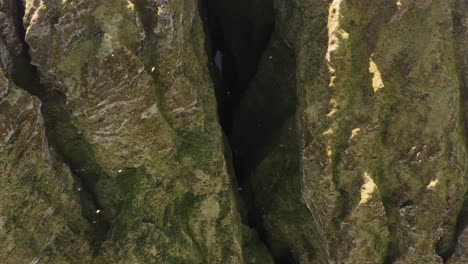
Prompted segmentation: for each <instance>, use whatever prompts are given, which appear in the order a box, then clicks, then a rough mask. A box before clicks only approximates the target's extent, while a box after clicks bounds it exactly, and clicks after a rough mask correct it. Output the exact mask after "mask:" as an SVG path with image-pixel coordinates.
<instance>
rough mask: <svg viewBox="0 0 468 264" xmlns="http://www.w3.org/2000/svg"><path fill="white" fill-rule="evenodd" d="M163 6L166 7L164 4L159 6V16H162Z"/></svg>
mask: <svg viewBox="0 0 468 264" xmlns="http://www.w3.org/2000/svg"><path fill="white" fill-rule="evenodd" d="M163 8H164V5H162V6H158V16H160V15H161V13H162V12H163Z"/></svg>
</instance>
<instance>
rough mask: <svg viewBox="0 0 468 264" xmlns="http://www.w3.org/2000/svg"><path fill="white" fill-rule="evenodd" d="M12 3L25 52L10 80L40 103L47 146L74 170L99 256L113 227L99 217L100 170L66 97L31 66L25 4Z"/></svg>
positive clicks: (16, 61)
mask: <svg viewBox="0 0 468 264" xmlns="http://www.w3.org/2000/svg"><path fill="white" fill-rule="evenodd" d="M12 3H13V5H12V7H13V8H12V10H13V11H12V17H13V19H14V21H15V26H16V29H17V33H18V36H19V38H20V40H21V45H22V50H21V52H20V53H19V54H16V55H15V56H14V57H13V69H12V70H11V73H10V74H11V77H12V79H13V81H14V83H15V84H16V85H17V86H18V87H20V88H22V89H23V90H25V91H27V92H29V93H30V94H32V95H34V96H36V97H38V98H39V99H40V100H41V103H42V107H41V112H42V115H43V117H44V121H45V129H46V136H47V139H48V142H49V144H50V145H51V146H52V148H53V149H54V150H55V151H56V152H57V153H58V154H59V157H60V158H61V159H62V161H63V162H64V163H65V164H67V165H68V166H69V168H70V169H71V172H72V175H73V178H74V180H75V186H74V187H75V190H76V191H77V192H78V193H79V196H80V202H81V207H82V215H83V217H84V218H85V219H87V220H88V221H89V223H90V224H91V227H92V228H91V230H89V231H88V233H87V236H88V239H89V240H90V243H91V244H92V245H93V247H94V248H95V249H96V253H97V252H98V250H99V248H100V245H101V243H102V242H103V241H104V240H105V239H106V237H107V233H108V230H109V227H110V221H109V220H108V219H109V216H108V215H106V214H105V213H104V214H103V213H97V212H102V211H103V212H106V210H103V206H102V205H101V203H100V201H99V199H98V195H97V193H96V183H97V181H98V179H99V177H100V175H101V170H100V168H99V166H98V165H97V164H96V163H95V162H94V159H93V153H92V151H91V148H90V147H89V143H88V142H87V141H86V139H85V138H84V136H83V135H81V133H80V132H79V130H78V129H77V128H76V127H75V126H74V125H73V124H72V123H71V118H70V115H71V114H70V112H69V111H68V110H67V109H66V107H65V95H64V94H63V93H62V92H60V91H58V90H55V89H52V87H49V86H47V85H45V84H43V83H41V80H40V74H39V72H38V70H37V68H36V67H35V66H34V65H32V64H31V56H30V53H29V45H28V43H27V42H26V40H25V33H26V30H25V27H24V24H23V17H24V12H25V10H24V4H23V1H21V0H14V1H12ZM98 210H99V211H98Z"/></svg>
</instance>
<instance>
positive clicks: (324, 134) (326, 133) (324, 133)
mask: <svg viewBox="0 0 468 264" xmlns="http://www.w3.org/2000/svg"><path fill="white" fill-rule="evenodd" d="M331 134H333V130H332V129H331V128H329V129H328V130H327V131H325V132H323V133H322V136H328V135H331Z"/></svg>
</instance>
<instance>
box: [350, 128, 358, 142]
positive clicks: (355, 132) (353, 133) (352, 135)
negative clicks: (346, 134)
mask: <svg viewBox="0 0 468 264" xmlns="http://www.w3.org/2000/svg"><path fill="white" fill-rule="evenodd" d="M360 131H361V129H360V128H355V129H353V130H352V131H351V138H350V139H353V138H355V137H357V135H358V133H359V132H360Z"/></svg>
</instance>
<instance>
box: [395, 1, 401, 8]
mask: <svg viewBox="0 0 468 264" xmlns="http://www.w3.org/2000/svg"><path fill="white" fill-rule="evenodd" d="M396 6H397V7H398V9H400V8H401V0H397V1H396Z"/></svg>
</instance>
